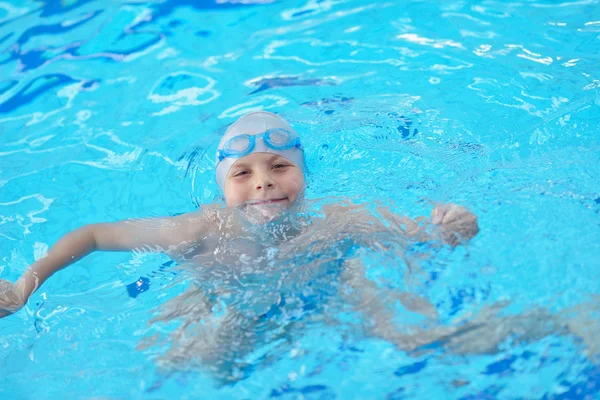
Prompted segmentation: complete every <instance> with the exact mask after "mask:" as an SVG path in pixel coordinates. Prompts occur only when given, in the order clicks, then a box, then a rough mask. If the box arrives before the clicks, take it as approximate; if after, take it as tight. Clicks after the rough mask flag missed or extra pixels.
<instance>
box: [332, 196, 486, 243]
mask: <svg viewBox="0 0 600 400" xmlns="http://www.w3.org/2000/svg"><path fill="white" fill-rule="evenodd" d="M376 210H377V213H378V214H379V215H381V217H383V218H378V217H377V216H375V215H374V214H373V213H371V212H370V211H369V210H368V209H367V208H366V207H365V206H364V205H362V204H354V203H352V201H351V200H346V201H342V202H340V203H337V204H329V205H326V206H324V207H323V211H324V212H325V215H326V217H327V220H329V219H330V218H333V219H334V220H336V221H338V223H339V222H340V221H341V222H344V221H345V223H346V227H345V230H346V231H347V230H350V231H352V230H353V229H354V228H355V229H358V230H360V231H361V232H363V233H364V232H365V231H366V230H369V231H371V232H372V233H377V232H385V233H393V232H399V233H402V236H403V237H405V238H407V239H412V240H417V241H421V242H427V241H432V240H440V239H441V240H442V241H443V242H445V243H447V244H449V245H450V246H452V247H456V246H458V245H459V244H461V243H464V242H466V241H468V240H470V239H472V238H473V237H474V236H475V235H477V233H478V232H479V225H478V223H477V216H476V215H475V214H473V213H472V212H471V211H470V210H469V209H467V208H465V207H462V206H458V205H456V204H452V203H449V204H437V205H436V206H435V207H434V208H433V210H432V212H431V219H427V218H426V217H417V218H416V219H415V220H413V219H411V218H409V217H405V216H401V215H398V214H396V213H394V212H393V211H391V210H390V209H389V207H385V206H377V207H376ZM386 223H387V225H386ZM429 224H433V225H434V226H435V227H436V229H434V230H431V229H428V225H429ZM347 233H351V232H347Z"/></svg>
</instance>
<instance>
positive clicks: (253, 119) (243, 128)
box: [216, 111, 304, 190]
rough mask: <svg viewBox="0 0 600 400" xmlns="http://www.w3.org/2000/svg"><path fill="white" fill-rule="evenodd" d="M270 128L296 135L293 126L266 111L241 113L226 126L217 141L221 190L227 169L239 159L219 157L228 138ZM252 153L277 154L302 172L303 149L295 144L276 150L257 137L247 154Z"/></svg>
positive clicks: (262, 131) (217, 173) (218, 173)
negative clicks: (225, 129)
mask: <svg viewBox="0 0 600 400" xmlns="http://www.w3.org/2000/svg"><path fill="white" fill-rule="evenodd" d="M270 129H283V130H285V131H288V132H290V133H292V134H293V135H295V136H296V137H297V134H296V131H294V128H292V127H291V126H290V124H288V123H287V121H286V120H285V119H283V118H281V117H280V116H279V115H276V114H273V113H270V112H267V111H253V112H250V113H248V114H245V115H242V116H241V117H240V118H238V120H237V121H235V122H234V123H233V124H231V125H230V126H229V128H227V131H225V134H224V135H223V137H222V138H221V141H220V142H219V147H218V149H217V157H216V165H217V168H216V175H217V184H218V185H219V187H220V188H221V190H224V188H225V179H226V178H227V174H228V173H229V169H230V168H231V167H232V166H233V164H234V163H235V162H236V161H237V160H239V158H233V157H225V158H222V157H219V154H220V151H221V150H222V149H223V147H224V146H225V143H227V141H228V140H229V139H231V138H233V137H236V136H239V135H250V136H255V135H259V134H261V133H265V132H266V131H268V130H270ZM252 153H272V154H278V155H280V156H282V157H285V158H286V159H288V160H289V161H291V162H293V163H294V164H295V165H296V166H297V167H298V168H300V170H301V171H302V173H304V151H303V150H302V149H301V148H298V147H297V146H294V147H292V148H290V149H287V150H276V149H274V148H272V147H270V146H267V145H266V144H265V142H264V140H263V139H262V138H259V139H257V140H256V145H255V147H254V149H253V150H252V151H251V152H250V153H248V154H252Z"/></svg>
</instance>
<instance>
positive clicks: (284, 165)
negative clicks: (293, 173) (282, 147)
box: [273, 163, 289, 169]
mask: <svg viewBox="0 0 600 400" xmlns="http://www.w3.org/2000/svg"><path fill="white" fill-rule="evenodd" d="M285 167H289V165H288V164H281V163H279V164H275V165H273V169H281V168H285Z"/></svg>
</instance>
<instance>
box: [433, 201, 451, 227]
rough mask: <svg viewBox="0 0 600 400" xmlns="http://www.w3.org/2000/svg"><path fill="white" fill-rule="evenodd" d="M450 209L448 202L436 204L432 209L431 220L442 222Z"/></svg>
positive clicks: (436, 222) (437, 222)
mask: <svg viewBox="0 0 600 400" xmlns="http://www.w3.org/2000/svg"><path fill="white" fill-rule="evenodd" d="M448 209H449V208H448V205H447V204H438V205H437V206H435V208H434V209H433V210H432V211H431V222H432V223H434V224H438V225H439V224H442V223H443V220H444V215H446V213H447V212H448Z"/></svg>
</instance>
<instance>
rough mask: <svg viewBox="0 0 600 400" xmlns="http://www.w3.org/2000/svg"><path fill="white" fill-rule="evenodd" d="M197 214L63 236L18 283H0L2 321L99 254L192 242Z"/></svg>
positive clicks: (166, 249)
mask: <svg viewBox="0 0 600 400" xmlns="http://www.w3.org/2000/svg"><path fill="white" fill-rule="evenodd" d="M199 219H200V217H199V215H198V214H196V213H190V214H184V215H180V216H177V217H167V218H153V219H147V220H126V221H120V222H114V223H102V224H92V225H86V226H83V227H81V228H79V229H77V230H75V231H72V232H70V233H68V234H66V235H64V236H63V237H62V238H61V239H60V240H59V241H58V242H57V243H56V244H55V245H54V246H52V248H51V249H50V250H49V251H48V254H47V255H46V256H45V257H43V258H41V259H39V260H37V261H36V262H35V263H33V264H32V265H31V266H30V267H29V268H28V269H27V271H25V273H23V275H22V276H21V277H20V278H19V279H18V280H17V282H15V284H11V283H10V282H7V281H4V280H0V317H2V316H5V315H7V314H10V313H12V312H15V311H16V310H18V309H19V308H21V307H22V306H23V305H24V304H25V303H26V302H27V299H28V298H29V296H31V294H32V293H33V292H35V291H36V290H37V289H38V288H39V287H40V286H41V285H42V284H43V283H44V282H45V281H46V279H48V278H49V277H50V276H52V274H54V273H55V272H56V271H59V270H61V269H63V268H64V267H66V266H68V265H70V264H72V263H74V262H76V261H78V260H80V259H82V258H83V257H85V256H87V255H88V254H90V253H92V252H93V251H96V250H101V251H130V250H134V249H153V250H157V251H164V252H169V251H174V250H175V249H176V248H177V246H178V245H180V244H183V243H185V242H187V241H190V240H193V236H194V233H195V231H196V230H197V229H198V226H199V225H201V224H200V223H199V222H200V221H199Z"/></svg>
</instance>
